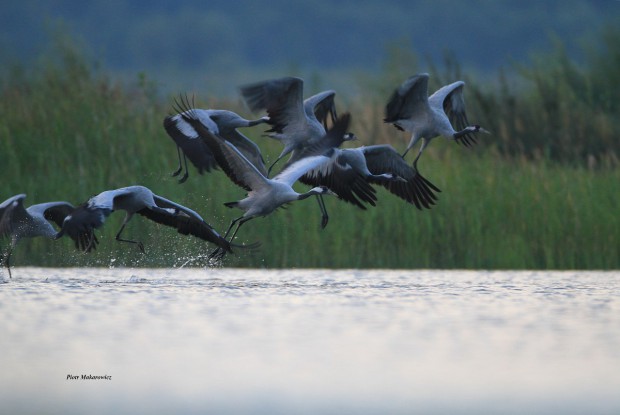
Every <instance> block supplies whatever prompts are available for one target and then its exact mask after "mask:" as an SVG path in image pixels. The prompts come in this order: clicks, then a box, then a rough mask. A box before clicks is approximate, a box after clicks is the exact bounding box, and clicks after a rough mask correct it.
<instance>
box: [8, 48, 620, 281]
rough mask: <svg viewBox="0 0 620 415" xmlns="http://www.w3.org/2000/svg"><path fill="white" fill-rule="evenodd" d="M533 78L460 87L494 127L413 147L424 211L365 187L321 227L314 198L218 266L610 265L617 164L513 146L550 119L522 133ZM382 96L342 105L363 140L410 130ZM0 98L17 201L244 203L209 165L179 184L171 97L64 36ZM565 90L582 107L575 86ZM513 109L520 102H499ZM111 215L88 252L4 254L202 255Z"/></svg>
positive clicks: (185, 240) (265, 224)
mask: <svg viewBox="0 0 620 415" xmlns="http://www.w3.org/2000/svg"><path fill="white" fill-rule="evenodd" d="M536 70H537V71H543V69H541V68H538V69H536ZM549 76H551V75H549ZM558 82H560V81H558ZM562 82H563V81H562ZM560 83H561V82H560ZM536 85H537V86H536V87H535V88H534V89H524V90H523V92H521V91H516V92H515V91H512V92H511V93H510V94H508V93H506V91H504V89H502V88H504V87H503V86H501V85H500V88H499V89H498V90H494V91H490V92H485V94H486V95H485V94H483V93H481V92H480V93H473V94H471V97H470V98H469V101H468V104H470V103H471V105H472V108H473V110H472V111H471V114H472V115H470V118H475V117H474V116H473V115H474V114H475V116H476V118H481V120H480V122H481V123H482V124H483V125H485V126H488V128H489V129H491V130H493V132H494V133H495V134H494V135H493V136H490V137H482V139H481V143H480V144H479V145H478V146H477V147H476V148H474V149H464V148H462V147H460V146H457V145H455V144H454V143H448V142H446V141H445V140H443V139H437V140H436V142H434V143H433V145H432V146H431V147H430V148H429V149H428V150H427V151H426V152H425V155H424V157H423V159H422V160H421V162H420V168H421V170H422V173H423V174H424V175H425V176H426V177H427V178H429V179H430V180H431V181H432V182H434V183H435V184H436V185H438V186H439V187H440V188H441V189H442V190H443V191H442V193H439V201H438V203H437V205H436V206H434V207H433V208H432V209H431V210H425V211H418V210H417V209H415V208H414V207H413V206H411V205H408V204H406V203H404V202H403V201H402V200H400V199H398V198H395V197H393V196H392V195H391V194H389V193H388V192H386V191H384V190H382V189H378V195H379V202H378V204H377V207H375V208H369V209H367V210H366V211H362V210H360V209H358V208H356V207H353V206H351V205H348V204H345V203H344V202H341V201H339V200H337V199H335V198H331V199H328V200H327V208H328V210H329V213H330V223H329V225H328V226H327V228H326V229H324V230H320V228H319V224H320V213H319V209H318V207H317V204H316V202H314V200H313V199H308V200H306V201H303V202H299V203H294V204H291V205H290V206H288V207H287V208H286V209H280V210H278V211H277V212H275V213H274V214H272V215H271V216H269V217H266V218H260V219H255V220H253V221H251V222H249V223H247V224H246V225H245V226H244V227H243V228H242V230H241V232H240V241H245V242H254V241H260V242H262V247H261V248H260V250H259V251H257V252H247V251H242V250H237V251H236V254H235V255H231V256H229V257H227V258H226V261H225V263H224V265H226V266H241V267H338V268H340V267H361V268H383V267H385V268H488V269H497V268H499V269H501V268H516V269H519V268H557V269H570V268H601V269H610V268H616V269H617V268H620V256H619V249H620V219H619V215H618V214H617V210H618V206H620V192H618V183H620V172H619V170H618V169H617V165H616V164H614V162H613V159H614V157H615V154H616V153H615V150H614V149H609V151H603V150H601V151H599V152H598V153H596V154H597V155H596V156H595V157H596V160H597V161H598V160H607V161H606V162H604V163H597V164H596V166H592V165H588V163H580V162H575V160H578V158H579V157H582V156H583V154H590V153H589V152H591V149H588V150H587V151H586V152H585V153H583V152H582V151H579V152H577V153H579V155H578V156H577V155H576V153H575V151H573V153H575V154H573V155H572V157H573V158H571V159H570V160H568V159H563V158H560V160H558V158H557V157H554V153H553V151H552V150H549V151H540V154H539V155H538V156H536V157H534V156H533V152H531V151H529V150H527V147H528V142H529V141H528V140H538V139H540V135H541V134H543V135H544V134H547V133H549V130H546V129H544V128H542V127H541V130H537V129H536V128H533V129H532V130H531V131H530V130H528V128H531V127H533V126H535V125H542V124H543V121H542V120H544V119H549V114H547V115H545V114H544V112H542V110H541V108H546V106H547V105H550V104H548V103H545V102H543V101H544V99H543V98H544V97H543V96H542V95H541V94H540V93H539V92H537V91H540V90H539V89H537V88H540V87H539V86H538V84H536ZM560 89H561V88H560ZM472 90H473V91H479V90H478V89H476V87H473V88H472ZM551 90H553V91H555V90H554V89H553V88H551ZM555 92H557V91H555ZM468 93H469V92H468ZM557 93H559V92H557ZM381 94H382V92H381V93H377V94H376V95H375V96H374V99H370V100H365V101H364V102H365V103H364V104H361V103H352V104H351V106H350V108H349V109H350V110H351V112H352V113H353V117H354V125H353V127H352V129H353V130H354V131H355V132H356V134H357V135H358V136H359V137H361V138H362V143H363V144H367V143H370V142H387V141H391V142H392V143H393V144H394V145H395V146H396V147H397V148H402V147H403V146H404V144H405V142H406V141H407V140H408V137H407V136H406V135H404V134H402V133H399V132H397V131H396V130H395V129H393V128H392V127H390V126H387V125H384V124H383V123H382V122H381V119H382V107H381V104H380V102H381V101H382V99H383V98H382V97H379V98H377V96H379V95H381ZM1 97H2V98H1V99H0V113H1V114H2V123H1V124H0V176H1V177H2V193H1V194H0V199H1V200H4V199H6V198H8V197H10V196H11V195H14V194H17V193H27V195H28V196H27V203H28V204H34V203H40V202H45V201H50V200H67V201H70V202H72V203H75V204H78V203H80V202H83V201H85V200H86V199H87V198H88V197H90V196H91V195H93V194H95V193H99V192H101V191H103V190H106V189H111V188H116V187H122V186H127V185H131V184H142V185H145V186H148V187H150V188H151V189H152V190H153V191H154V192H156V193H158V194H161V195H163V196H165V197H168V198H170V199H173V200H176V201H178V202H179V203H182V204H185V205H187V206H189V207H192V208H193V209H195V210H197V211H198V212H199V213H201V214H202V215H203V217H204V218H205V219H206V220H207V221H208V222H209V223H211V224H212V225H213V226H214V227H215V228H216V229H218V230H221V231H223V230H225V229H226V227H227V226H228V224H229V222H230V220H231V219H233V218H234V217H236V216H238V215H239V214H240V212H239V211H233V210H230V209H227V208H226V207H224V206H223V203H224V202H227V201H232V200H237V199H240V198H242V197H243V196H244V192H243V191H242V190H241V189H239V188H237V187H236V186H234V185H233V184H232V183H231V182H230V181H229V180H228V179H227V178H226V177H225V175H224V174H222V173H221V172H214V173H211V174H205V175H202V176H200V175H198V174H197V173H196V171H195V170H194V169H193V168H192V169H191V171H190V179H189V180H188V181H187V182H186V183H185V184H182V185H181V184H178V183H177V181H176V179H175V178H172V177H171V176H170V172H171V171H173V170H174V169H175V168H176V166H177V156H176V150H175V146H174V144H173V142H172V141H171V140H170V138H169V137H168V136H167V135H166V133H165V131H164V129H163V128H162V120H163V117H164V116H165V115H166V114H167V113H168V112H169V111H170V103H171V98H170V97H166V98H162V97H160V96H158V94H157V91H156V88H154V87H153V83H152V82H150V81H149V80H148V79H147V78H144V77H141V78H138V79H136V81H135V82H134V83H131V84H127V83H123V84H121V83H119V82H117V81H114V80H112V79H109V78H108V77H107V76H106V75H105V74H104V73H101V71H100V70H98V69H97V68H93V67H92V66H91V65H89V64H88V63H87V61H86V60H85V59H84V58H83V55H81V54H80V52H79V51H78V50H76V49H75V48H72V47H70V46H66V45H65V46H64V47H62V48H59V49H58V50H57V51H56V55H55V58H54V59H43V60H42V62H41V64H40V66H39V67H37V68H34V69H33V70H32V71H25V70H21V71H20V70H15V71H13V72H12V74H9V75H6V76H5V77H4V78H3V84H2V89H1ZM490 97H491V98H492V100H491V98H490ZM197 98H198V99H199V100H200V99H202V101H199V102H198V104H199V105H200V106H201V107H220V108H230V109H232V110H235V111H238V112H240V113H241V114H243V115H249V114H247V113H246V112H245V110H244V109H243V108H241V107H239V106H238V104H237V103H236V102H226V101H222V100H218V99H217V98H214V97H210V96H208V95H205V96H200V95H198V96H197ZM574 99H575V100H576V101H574V102H581V101H580V100H581V98H579V97H577V96H575V98H574ZM491 101H492V102H491ZM369 102H370V104H369ZM515 103H518V105H517V104H515ZM511 105H513V106H514V105H517V106H518V109H517V110H510V108H511ZM560 105H561V106H562V107H563V109H562V111H567V112H566V113H563V112H561V111H560V114H561V117H560V118H561V120H560V121H561V122H560V125H563V124H562V123H564V122H568V121H565V120H563V119H562V117H569V118H570V117H572V116H571V115H570V114H571V113H570V108H572V107H573V105H572V104H571V105H567V104H566V103H563V101H562V102H560ZM579 105H581V104H579ZM583 107H587V105H585V104H583V106H582V107H580V108H583ZM612 110H613V109H607V111H608V112H609V111H612ZM341 112H342V111H341ZM539 112H540V113H539ZM489 114H491V115H489ZM528 114H529V115H528ZM601 114H602V115H601V118H597V119H596V120H586V121H587V122H588V123H591V124H588V125H590V126H591V128H592V129H594V131H596V134H597V137H599V139H600V140H603V141H604V142H605V143H609V142H611V141H613V140H614V139H615V137H616V135H615V134H616V132H617V127H616V124H615V123H614V122H612V120H611V118H608V116H607V115H606V114H607V113H605V112H604V111H601ZM530 116H531V117H532V118H528V117H530ZM536 117H540V119H538V118H536ZM584 117H585V116H584ZM597 120H598V121H597ZM578 121H579V120H578ZM586 121H584V120H583V119H582V120H581V121H580V122H586ZM485 123H488V124H485ZM536 123H540V124H536ZM519 125H521V127H518V126H519ZM519 128H520V129H519ZM589 128H590V127H589ZM244 132H245V133H246V134H248V135H249V136H250V137H251V138H253V139H255V140H256V141H257V142H258V143H259V145H260V146H261V148H263V149H264V152H265V153H266V156H267V158H268V159H269V158H271V160H273V159H274V156H275V155H277V154H278V152H279V148H278V146H277V144H276V143H275V142H274V141H273V140H269V139H267V138H263V137H261V136H260V134H261V132H262V129H260V128H258V127H257V128H254V129H247V130H245V131H244ZM535 133H536V134H538V135H537V136H534V137H530V134H535ZM562 134H564V135H562ZM562 134H560V135H562V136H564V137H566V140H574V139H576V138H575V137H574V135H573V130H571V129H568V128H567V129H565V130H564V132H563V133H562ZM536 137H538V138H536ZM511 140H512V141H515V142H518V143H521V144H519V145H515V147H514V148H512V147H511V149H510V151H508V147H507V144H506V143H507V142H509V141H511ZM586 142H587V140H586ZM605 145H607V144H605ZM543 148H544V145H543ZM575 157H577V158H575ZM558 161H562V162H558ZM301 189H302V188H301V187H300V189H299V190H301ZM122 217H123V215H122V214H121V213H118V214H114V215H112V216H111V217H110V219H109V220H108V222H107V223H106V226H105V227H104V228H102V230H101V231H100V232H99V233H98V235H100V236H99V239H100V241H101V243H100V246H99V248H98V249H97V251H96V252H94V253H92V254H88V255H85V254H81V253H77V252H76V251H75V250H74V249H73V247H72V243H71V241H70V240H68V239H63V240H61V241H50V240H45V239H41V238H38V239H32V240H25V241H22V242H21V243H20V245H19V246H18V249H17V250H16V251H15V253H14V261H15V263H16V264H18V265H41V266H74V265H75V266H89V265H92V266H181V265H183V264H186V263H187V264H188V265H195V266H202V265H205V264H206V261H205V259H204V256H205V254H207V253H208V252H209V251H210V250H211V249H213V247H212V246H209V245H207V244H206V243H204V242H203V241H200V240H197V239H195V238H189V237H184V236H181V235H178V234H177V233H176V232H175V231H174V230H173V229H170V228H166V227H163V226H158V225H156V224H153V223H151V222H149V221H147V220H146V219H145V218H142V217H140V216H137V217H135V218H134V219H133V220H132V221H131V223H130V224H129V225H128V227H127V228H126V230H125V232H126V234H125V236H126V237H128V238H134V239H140V240H142V241H143V242H144V244H145V246H146V250H147V254H146V255H142V254H140V253H139V252H138V251H137V250H136V249H134V247H133V246H127V245H126V244H121V243H117V242H116V241H114V235H115V233H116V232H117V230H118V228H119V226H120V223H121V220H122Z"/></svg>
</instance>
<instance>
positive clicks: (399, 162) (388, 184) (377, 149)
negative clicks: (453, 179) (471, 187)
mask: <svg viewBox="0 0 620 415" xmlns="http://www.w3.org/2000/svg"><path fill="white" fill-rule="evenodd" d="M362 150H363V152H364V157H365V158H366V165H367V166H368V170H370V172H371V173H372V174H383V173H393V174H395V175H396V176H398V177H400V178H402V179H403V180H404V181H400V180H394V181H386V180H376V179H372V178H370V179H369V181H370V182H371V183H375V184H379V185H381V186H383V187H385V188H386V189H387V190H388V191H390V193H392V194H394V195H396V196H398V197H400V198H401V199H403V200H405V201H406V202H408V203H411V204H413V205H415V206H416V207H417V208H418V209H422V207H425V208H427V209H428V208H430V207H431V205H434V204H435V201H436V200H437V197H436V196H435V194H434V192H441V190H439V189H438V188H437V187H436V186H435V185H433V184H432V183H431V182H429V181H428V180H426V179H425V178H424V177H422V175H421V174H420V172H418V171H417V170H416V169H415V167H413V166H412V165H410V164H409V163H407V162H406V161H405V160H404V159H403V157H402V156H401V155H400V154H398V153H397V152H396V150H395V149H394V148H393V147H392V146H390V145H388V144H380V145H373V146H367V147H363V148H362Z"/></svg>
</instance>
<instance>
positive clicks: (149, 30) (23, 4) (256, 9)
mask: <svg viewBox="0 0 620 415" xmlns="http://www.w3.org/2000/svg"><path fill="white" fill-rule="evenodd" d="M5 3H6V4H3V7H2V9H3V10H2V14H0V58H2V60H5V61H6V60H7V59H8V58H10V57H11V56H14V57H17V58H18V59H22V60H23V59H29V58H31V57H32V56H36V52H37V50H39V51H40V47H41V45H44V44H45V39H46V38H47V36H48V30H49V27H50V26H53V25H54V24H56V23H58V22H62V25H63V27H64V28H65V30H67V31H68V33H70V34H71V35H72V36H75V37H79V38H81V39H82V40H83V42H84V44H86V45H88V48H89V50H90V51H92V53H93V54H94V55H96V56H97V57H98V58H99V59H101V60H102V61H104V62H106V65H108V66H109V68H111V69H112V70H114V71H124V72H133V73H135V72H138V71H146V72H147V73H149V74H151V75H156V76H157V77H159V76H160V75H161V74H163V73H166V74H171V73H174V74H176V75H177V76H178V77H184V76H187V75H188V74H192V73H193V74H194V77H202V78H215V79H217V78H219V76H220V75H221V74H226V73H231V72H235V74H236V76H237V77H241V76H245V75H248V74H249V75H248V76H252V74H255V73H256V71H257V70H258V69H260V70H263V71H268V70H270V69H275V68H287V67H288V68H300V69H304V70H310V71H311V70H315V71H327V72H332V71H335V70H340V71H342V70H345V69H348V70H351V69H354V70H371V71H375V70H377V69H378V67H377V65H378V64H379V63H380V62H381V60H382V58H383V53H384V51H385V48H386V46H387V45H388V44H390V43H392V42H394V41H404V42H407V43H408V44H409V45H411V47H412V49H413V50H414V51H415V53H416V54H418V55H419V56H424V57H426V56H430V57H431V58H433V59H435V60H438V59H439V58H440V57H441V55H442V54H443V53H444V52H445V51H446V50H451V51H453V52H454V53H455V56H456V57H457V59H458V60H459V62H461V63H462V64H463V65H464V66H465V67H466V68H468V70H475V71H476V72H480V73H482V74H489V73H493V71H495V70H497V69H498V68H499V67H502V66H504V65H505V64H506V62H508V61H510V60H515V61H524V60H526V59H528V58H529V55H530V53H531V52H532V51H538V52H541V53H542V52H547V51H549V50H552V48H553V45H552V42H550V38H551V37H552V36H554V35H555V36H557V37H558V38H561V39H563V40H564V42H565V43H566V48H567V51H568V53H569V55H570V56H571V57H575V56H579V55H581V51H582V47H583V45H584V44H586V45H588V46H593V45H595V39H594V35H593V31H592V28H599V27H601V26H602V25H604V24H606V23H607V24H614V23H615V24H617V22H618V20H619V16H620V5H619V4H618V2H616V1H612V0H603V1H583V0H545V1H542V2H541V1H538V0H521V1H513V0H495V1H488V0H469V1H454V0H436V1H433V2H423V1H410V0H357V1H340V2H333V1H328V0H296V1H293V2H291V1H288V0H272V1H270V2H269V3H268V4H265V3H260V2H258V3H257V2H255V1H253V0H239V1H233V2H231V1H220V0H211V1H209V2H204V1H199V0H179V1H175V2H152V1H146V0H133V1H123V0H114V1H110V0H105V1H102V0H100V1H88V2H81V3H76V2H75V1H72V0H56V1H48V2H40V1H35V0H23V1H19V2H5ZM610 22H611V23H610ZM200 82H203V79H201V80H200Z"/></svg>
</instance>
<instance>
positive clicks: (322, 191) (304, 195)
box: [297, 186, 328, 200]
mask: <svg viewBox="0 0 620 415" xmlns="http://www.w3.org/2000/svg"><path fill="white" fill-rule="evenodd" d="M327 192H328V190H327V188H326V187H324V186H318V187H313V188H312V189H310V190H308V191H307V192H306V193H301V194H300V195H299V196H297V200H304V199H307V198H309V197H310V196H314V195H323V194H326V193H327Z"/></svg>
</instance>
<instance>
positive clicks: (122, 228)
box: [116, 213, 146, 254]
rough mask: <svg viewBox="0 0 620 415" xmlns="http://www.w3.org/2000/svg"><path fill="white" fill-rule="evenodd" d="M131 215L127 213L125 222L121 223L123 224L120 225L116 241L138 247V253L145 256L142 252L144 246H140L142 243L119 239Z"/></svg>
mask: <svg viewBox="0 0 620 415" xmlns="http://www.w3.org/2000/svg"><path fill="white" fill-rule="evenodd" d="M132 216H133V215H132V214H130V213H128V214H127V216H125V220H124V221H123V224H122V225H121V228H120V229H119V231H118V233H117V234H116V240H117V241H119V242H127V243H130V244H136V245H137V246H138V249H140V252H142V253H143V254H145V253H146V252H145V251H144V244H142V242H140V241H132V240H130V239H122V238H121V233H123V230H124V229H125V225H127V222H129V220H130V219H131V217H132Z"/></svg>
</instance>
